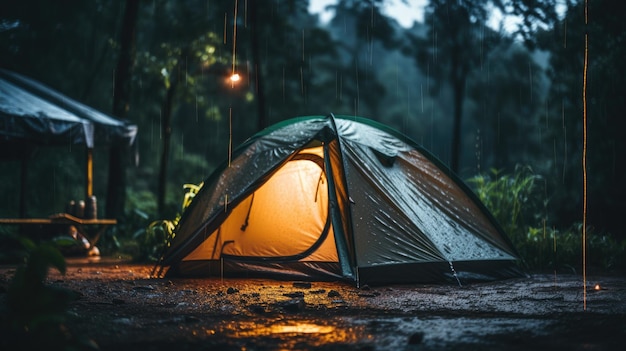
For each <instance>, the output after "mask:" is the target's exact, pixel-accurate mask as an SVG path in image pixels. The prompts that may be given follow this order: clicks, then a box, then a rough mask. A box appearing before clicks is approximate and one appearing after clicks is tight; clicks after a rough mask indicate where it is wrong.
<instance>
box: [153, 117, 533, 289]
mask: <svg viewBox="0 0 626 351" xmlns="http://www.w3.org/2000/svg"><path fill="white" fill-rule="evenodd" d="M162 264H163V266H164V267H166V266H169V270H168V272H167V274H168V275H174V276H210V275H217V274H220V275H222V274H223V275H225V276H248V277H250V276H265V277H273V278H288V279H304V280H307V279H308V280H329V279H330V280H350V281H354V282H356V283H357V285H360V284H392V283H409V282H432V281H442V280H456V281H458V282H459V283H460V282H461V281H463V280H491V279H500V278H507V277H514V276H519V275H520V274H521V270H520V269H519V259H518V255H517V254H516V251H515V249H514V248H513V246H512V245H511V243H510V241H509V240H508V239H507V237H506V235H505V234H504V232H503V231H502V230H501V228H500V226H499V225H498V224H497V223H496V222H495V220H494V219H493V216H492V215H491V214H490V213H489V212H488V211H487V210H486V208H485V207H484V206H483V205H482V204H481V203H480V201H478V199H477V198H476V196H475V195H474V194H473V193H472V192H471V190H469V188H468V187H467V186H466V185H465V184H464V183H463V182H462V181H461V180H460V179H458V178H457V177H456V176H455V175H454V174H452V172H450V170H449V169H447V167H445V166H444V165H443V164H442V163H441V162H439V161H438V160H437V159H436V158H434V157H433V156H432V155H430V154H429V153H428V152H427V151H426V150H424V149H423V148H421V147H420V146H419V145H418V144H417V143H415V142H413V141H412V140H411V139H409V138H408V137H407V136H405V135H403V134H401V133H399V132H397V131H395V130H393V129H391V128H389V127H386V126H384V125H382V124H379V123H377V122H375V121H373V120H369V119H365V118H360V117H354V116H337V117H335V116H333V115H329V116H310V117H300V118H295V119H291V120H287V121H284V122H282V123H279V124H276V125H274V126H272V127H269V128H267V129H266V130H264V131H262V132H260V133H258V134H256V135H254V136H253V137H252V138H250V139H249V140H248V141H246V142H245V143H243V144H242V145H241V146H240V147H238V148H237V149H236V150H235V151H234V152H233V155H232V159H231V161H230V163H228V162H225V163H224V164H223V165H222V166H221V167H219V168H218V169H217V170H215V171H214V172H213V173H212V174H211V175H210V176H209V177H208V178H207V179H206V180H205V182H204V185H203V187H202V188H201V189H200V191H199V192H198V194H197V195H196V196H195V197H194V199H193V202H192V203H191V205H190V206H189V207H188V209H187V210H186V211H185V213H184V214H183V216H182V218H181V220H180V222H179V226H178V228H177V229H176V234H175V237H174V238H173V240H172V242H171V246H170V247H169V249H168V251H167V252H166V254H165V256H164V259H163V261H162Z"/></svg>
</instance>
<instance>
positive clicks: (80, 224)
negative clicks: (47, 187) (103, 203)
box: [0, 213, 117, 246]
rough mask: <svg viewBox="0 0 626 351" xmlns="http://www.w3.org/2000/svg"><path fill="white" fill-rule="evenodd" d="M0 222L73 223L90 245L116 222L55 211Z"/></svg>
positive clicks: (3, 219) (27, 223)
mask: <svg viewBox="0 0 626 351" xmlns="http://www.w3.org/2000/svg"><path fill="white" fill-rule="evenodd" d="M0 224H18V225H19V224H22V225H30V224H34V225H58V224H67V225H73V226H75V227H76V230H78V232H79V233H80V234H81V235H83V236H84V237H85V238H86V239H87V240H88V241H89V243H90V244H91V246H94V245H96V243H97V242H98V240H100V236H101V235H102V233H104V231H105V230H106V229H107V228H108V227H109V226H111V225H115V224H117V220H116V219H84V218H78V217H75V216H72V215H70V214H68V213H56V214H53V215H51V216H50V217H48V218H0ZM88 228H89V229H88Z"/></svg>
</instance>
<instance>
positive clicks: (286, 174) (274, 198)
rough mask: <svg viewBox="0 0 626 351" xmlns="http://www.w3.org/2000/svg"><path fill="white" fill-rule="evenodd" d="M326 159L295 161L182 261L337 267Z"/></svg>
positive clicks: (317, 155) (317, 153) (307, 152)
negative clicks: (314, 264)
mask: <svg viewBox="0 0 626 351" xmlns="http://www.w3.org/2000/svg"><path fill="white" fill-rule="evenodd" d="M322 155H323V151H322V147H321V146H319V147H314V148H308V149H304V150H302V151H300V152H299V153H298V154H296V155H294V157H293V158H292V159H291V160H290V161H288V162H286V163H285V164H284V165H283V166H282V167H281V168H280V169H278V170H277V171H276V172H275V173H274V174H273V175H272V176H271V177H270V178H269V179H268V180H267V181H266V182H265V183H264V184H263V185H261V186H260V187H259V188H258V189H256V190H255V191H254V193H252V194H251V195H249V196H248V197H247V198H245V199H244V200H243V201H241V202H240V203H239V204H237V205H236V206H235V207H234V208H232V209H231V211H230V213H229V215H228V217H227V218H226V220H225V221H224V222H223V223H222V224H221V225H220V226H219V227H218V229H217V230H215V231H214V232H213V233H212V234H211V235H209V236H208V237H207V239H206V240H205V241H204V242H203V243H202V244H201V245H200V246H199V247H198V248H196V250H194V251H193V252H191V253H190V254H189V255H188V256H187V257H186V258H185V259H184V260H183V261H193V260H220V259H224V260H225V261H231V262H232V261H238V262H248V263H250V262H277V263H278V262H285V263H286V262H338V256H337V249H336V246H335V241H334V234H333V230H332V225H331V224H330V222H331V221H330V216H329V204H328V185H327V180H326V174H325V173H324V169H323V158H322Z"/></svg>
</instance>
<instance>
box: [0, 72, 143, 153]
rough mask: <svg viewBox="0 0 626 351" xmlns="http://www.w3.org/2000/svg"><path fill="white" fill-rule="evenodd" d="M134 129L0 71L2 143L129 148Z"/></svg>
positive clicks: (9, 73)
mask: <svg viewBox="0 0 626 351" xmlns="http://www.w3.org/2000/svg"><path fill="white" fill-rule="evenodd" d="M136 136H137V126H136V125H134V124H131V123H129V122H127V121H123V120H119V119H115V118H112V117H110V116H108V115H107V114H104V113H102V112H100V111H98V110H96V109H93V108H91V107H89V106H87V105H84V104H82V103H80V102H78V101H75V100H73V99H70V98H69V97H67V96H65V95H63V94H60V93H59V92H57V91H55V90H53V89H51V88H49V87H47V86H45V85H43V84H41V83H39V82H37V81H35V80H33V79H30V78H28V77H25V76H23V75H21V74H18V73H15V72H12V71H8V70H4V69H0V142H1V143H3V144H10V143H13V144H32V145H68V144H82V145H85V146H87V147H88V148H93V147H94V146H95V145H96V144H98V145H105V144H106V145H108V144H112V143H123V144H126V145H129V146H130V145H131V144H133V142H134V141H135V138H136Z"/></svg>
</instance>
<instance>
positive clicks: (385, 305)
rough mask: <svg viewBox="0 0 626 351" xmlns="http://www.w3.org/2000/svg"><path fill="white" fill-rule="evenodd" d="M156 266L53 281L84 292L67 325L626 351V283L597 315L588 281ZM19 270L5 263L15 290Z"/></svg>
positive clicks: (230, 340)
mask: <svg viewBox="0 0 626 351" xmlns="http://www.w3.org/2000/svg"><path fill="white" fill-rule="evenodd" d="M152 268H153V267H152V266H151V265H138V264H130V263H124V262H117V261H115V260H106V259H103V260H100V261H95V262H88V261H86V260H75V261H71V260H70V261H69V266H68V269H67V272H66V274H65V275H60V274H59V273H58V272H54V271H53V272H51V273H50V275H49V279H48V284H50V285H53V286H61V287H65V288H68V289H71V290H73V291H76V292H77V293H78V295H79V298H78V299H77V300H76V301H75V302H72V304H71V305H70V309H69V317H68V321H67V323H66V327H67V329H68V330H69V331H70V332H71V333H72V334H73V335H81V336H85V337H87V338H89V339H90V340H91V341H92V342H93V344H94V348H95V346H96V345H97V349H99V350H113V351H124V350H141V351H149V350H159V351H160V350H168V351H173V350H175V351H183V350H622V349H623V348H624V343H626V317H625V316H626V279H625V278H623V277H615V276H612V277H609V276H589V277H588V289H587V293H586V309H585V304H584V300H585V299H584V298H583V297H584V295H583V282H582V277H581V276H579V275H576V274H535V275H531V276H530V277H528V278H523V279H513V280H506V281H500V282H491V283H480V284H469V285H465V286H458V285H457V284H442V285H403V286H385V287H371V288H370V287H361V288H360V289H359V288H356V287H355V286H353V285H350V284H345V283H329V282H311V283H309V282H297V281H273V280H260V279H220V278H212V279H169V278H161V279H151V278H150V273H151V270H152ZM13 272H14V267H11V266H4V267H0V283H1V284H2V285H3V286H5V287H6V285H7V283H8V281H9V280H10V279H11V277H12V274H13ZM596 285H598V286H597V287H596ZM4 295H6V289H2V293H1V294H0V300H2V301H1V302H2V303H4V302H5V300H6V298H5V296H4Z"/></svg>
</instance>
